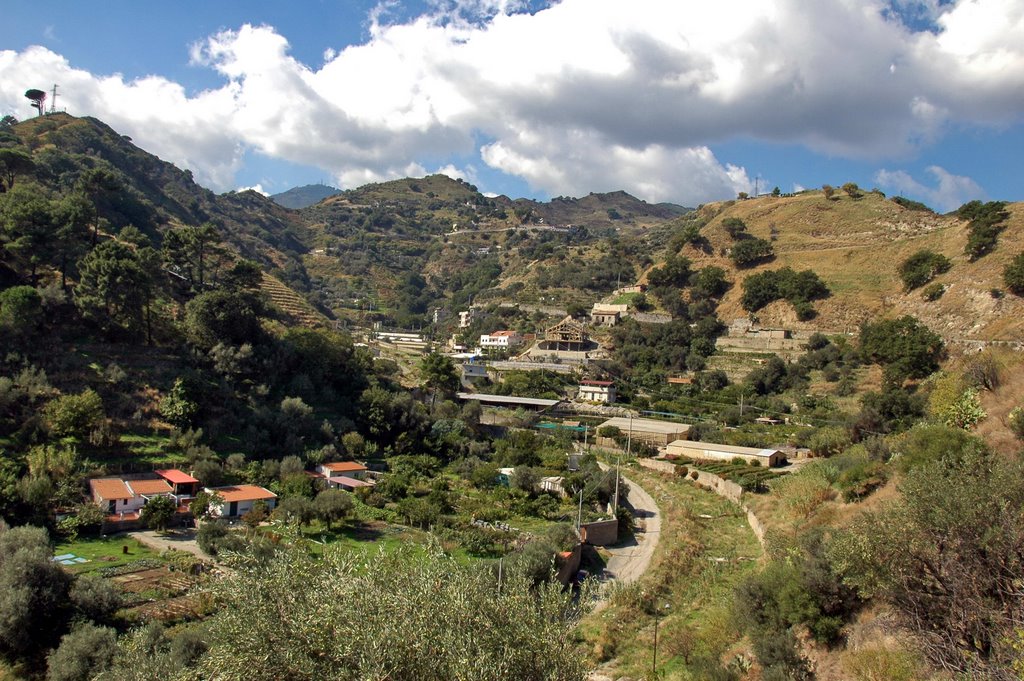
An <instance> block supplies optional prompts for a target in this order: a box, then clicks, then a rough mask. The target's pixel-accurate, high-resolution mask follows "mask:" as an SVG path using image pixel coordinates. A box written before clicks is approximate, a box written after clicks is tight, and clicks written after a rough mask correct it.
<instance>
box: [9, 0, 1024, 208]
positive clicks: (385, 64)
mask: <svg viewBox="0 0 1024 681" xmlns="http://www.w3.org/2000/svg"><path fill="white" fill-rule="evenodd" d="M894 2H895V4H896V5H897V6H903V7H904V9H905V10H906V11H908V12H909V11H915V12H918V13H919V14H920V15H921V16H924V17H926V18H927V20H928V21H929V22H930V25H932V26H934V27H935V30H934V31H924V30H921V31H915V30H914V29H912V28H910V27H908V25H907V24H906V23H904V22H903V21H902V20H901V19H900V18H899V17H898V16H896V15H893V14H892V12H891V11H889V10H890V3H886V2H883V1H882V0H866V1H860V0H819V1H818V2H814V3H807V2H802V1H800V0H733V1H731V2H724V1H723V2H718V3H709V2H702V1H700V0H631V2H628V3H625V2H621V1H620V0H562V1H561V2H558V3H555V4H552V5H551V6H550V7H547V8H545V9H542V10H539V11H535V12H534V13H533V14H530V13H527V12H523V11H522V10H523V9H524V8H525V7H526V3H524V2H522V1H521V0H436V1H435V2H434V3H433V9H432V11H431V13H430V14H427V15H423V16H420V17H416V18H413V19H410V20H402V21H397V20H392V17H393V16H396V15H395V14H394V13H393V11H392V10H393V9H394V5H393V3H390V2H385V3H381V4H380V5H378V7H377V8H375V9H374V10H373V11H372V12H371V13H370V16H369V18H368V19H369V22H370V25H369V36H370V37H369V39H368V40H367V42H366V43H365V44H361V45H353V46H348V47H346V48H344V49H341V50H339V51H336V50H334V49H328V50H326V51H325V52H324V54H323V57H324V63H323V64H322V65H320V66H310V65H306V64H303V63H301V62H299V61H298V60H296V59H295V58H294V57H292V56H291V54H290V48H289V44H288V42H287V39H286V38H285V37H284V36H282V35H280V34H279V33H278V32H277V31H276V30H275V29H274V28H272V27H268V26H249V25H245V26H242V27H241V28H238V29H237V30H229V31H223V32H220V33H217V34H215V35H213V36H210V37H209V38H208V39H206V40H205V41H202V42H201V43H199V44H197V45H194V46H193V47H192V50H191V56H192V60H193V63H195V64H197V65H202V66H205V67H206V68H210V69H213V70H215V71H216V72H217V73H218V74H220V75H221V76H222V77H223V78H224V85H223V86H221V87H219V88H216V89H212V90H208V91H204V92H201V93H198V94H197V95H194V96H187V95H186V94H185V91H184V89H183V88H182V87H181V86H180V85H178V84H177V83H174V82H172V81H169V80H167V79H164V78H161V77H158V76H151V77H148V78H144V79H140V80H134V81H128V80H126V79H124V78H123V77H121V76H120V75H117V74H113V75H102V76H100V75H93V74H89V73H87V72H84V71H81V70H77V69H74V68H73V67H72V66H71V65H70V64H68V63H67V62H66V60H64V59H63V58H62V57H60V56H59V55H57V54H54V53H53V52H50V51H49V50H46V49H43V48H38V47H36V48H30V49H28V50H25V51H23V52H11V51H7V52H0V109H2V108H5V107H18V106H21V102H20V98H21V93H22V91H23V90H24V89H25V88H24V86H23V84H24V83H25V82H32V83H34V82H44V83H45V82H59V83H61V85H62V86H64V92H65V100H64V101H65V102H66V105H67V106H68V110H69V111H71V112H74V113H87V114H91V115H95V116H97V117H99V118H101V119H103V120H104V121H107V122H108V123H110V124H111V125H113V126H114V127H115V128H116V129H118V130H120V131H123V132H125V133H126V134H129V135H131V136H132V137H133V138H134V139H135V140H136V141H137V143H139V144H141V145H142V146H144V147H145V148H147V149H150V150H152V151H154V152H155V153H157V154H159V155H160V156H162V157H164V158H167V159H168V160H171V161H174V162H176V163H178V164H180V165H183V166H186V167H189V168H191V169H192V170H193V172H194V173H195V174H196V176H197V178H199V179H201V180H202V181H204V182H206V183H208V184H210V185H211V186H213V187H214V188H217V189H226V188H230V187H232V186H234V182H233V178H234V175H235V173H236V171H237V170H238V168H239V166H240V164H241V162H242V156H243V153H244V152H245V150H247V149H253V150H256V151H258V152H260V153H262V154H266V155H268V156H272V157H277V158H282V159H286V160H288V161H291V162H294V163H302V164H307V165H315V166H317V167H320V168H322V169H324V170H325V171H326V172H328V173H330V174H331V175H332V176H334V177H335V178H336V179H337V180H338V182H340V183H341V184H342V186H352V185H353V184H358V183H361V182H365V181H376V180H381V179H387V178H392V177H399V176H402V175H404V174H409V171H410V170H414V171H417V173H416V174H422V173H423V172H424V168H428V167H437V166H438V165H440V164H441V163H443V161H440V160H439V159H448V158H451V157H453V156H462V157H469V156H473V155H479V156H480V158H482V159H483V161H484V162H485V163H487V164H488V165H490V166H492V167H494V168H497V169H500V170H502V171H504V172H507V173H511V174H514V175H517V176H520V177H522V178H523V179H525V180H526V181H527V182H529V183H530V184H531V185H532V186H533V187H535V188H537V189H540V190H543V191H545V192H548V193H551V194H562V193H585V192H587V191H598V190H604V189H619V188H625V189H627V190H628V191H631V192H634V193H637V194H638V195H640V196H641V197H643V198H646V199H648V200H662V199H670V200H674V201H677V202H680V203H689V204H693V203H699V202H701V201H706V200H708V199H710V198H723V197H728V196H731V195H734V194H735V192H736V191H748V190H749V188H750V187H749V185H750V181H749V178H748V177H747V173H746V171H745V169H743V168H736V167H732V166H730V165H729V164H728V163H727V162H723V161H720V160H719V159H717V158H715V156H714V154H713V153H712V152H711V151H710V150H709V147H711V146H713V145H714V144H715V143H717V142H721V141H726V140H732V139H737V138H744V139H755V140H762V141H771V142H782V143H795V144H801V145H805V146H806V147H808V148H809V149H811V150H813V151H816V152H820V153H827V154H833V155H840V156H844V157H855V158H876V159H878V158H898V157H901V156H906V155H908V154H912V153H914V151H915V150H916V149H918V148H920V147H921V146H922V145H926V144H930V143H933V142H934V141H935V140H937V139H939V138H940V137H941V136H942V135H943V133H944V131H945V130H946V129H947V128H948V127H949V125H950V124H951V123H968V124H972V125H977V124H982V125H986V124H996V125H1001V124H1006V123H1010V122H1016V121H1019V120H1021V117H1022V114H1024V99H1022V96H1021V93H1022V92H1024V5H1022V4H1021V3H1020V2H1019V0H958V1H957V2H956V3H954V4H943V3H939V2H937V0H894ZM389 21H390V22H391V23H389ZM480 140H483V141H480ZM725 161H727V159H726V160H725Z"/></svg>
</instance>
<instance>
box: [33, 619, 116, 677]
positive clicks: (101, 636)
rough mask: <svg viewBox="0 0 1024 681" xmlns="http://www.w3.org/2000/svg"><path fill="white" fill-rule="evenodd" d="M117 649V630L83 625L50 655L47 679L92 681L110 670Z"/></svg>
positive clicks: (47, 663) (66, 637)
mask: <svg viewBox="0 0 1024 681" xmlns="http://www.w3.org/2000/svg"><path fill="white" fill-rule="evenodd" d="M116 652H117V634H116V633H115V632H114V630H113V629H108V628H107V627H97V626H96V625H93V624H83V625H81V626H79V627H77V628H76V629H75V630H74V631H72V632H71V633H69V634H67V635H65V636H64V637H63V638H61V640H60V646H59V647H58V648H57V649H56V650H55V651H53V652H52V653H50V654H49V656H47V658H46V681H88V679H91V678H93V677H94V676H96V674H97V673H99V672H102V671H103V670H105V669H107V668H108V667H109V666H110V664H111V662H112V661H113V659H114V654H115V653H116Z"/></svg>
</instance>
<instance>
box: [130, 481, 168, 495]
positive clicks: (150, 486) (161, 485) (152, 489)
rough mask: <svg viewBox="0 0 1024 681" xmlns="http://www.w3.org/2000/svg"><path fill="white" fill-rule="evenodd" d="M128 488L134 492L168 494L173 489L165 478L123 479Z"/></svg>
mask: <svg viewBox="0 0 1024 681" xmlns="http://www.w3.org/2000/svg"><path fill="white" fill-rule="evenodd" d="M125 482H126V483H128V487H129V489H131V491H133V492H135V494H170V493H171V492H173V491H174V490H173V489H171V486H170V485H168V484H167V481H166V480H163V479H156V480H125Z"/></svg>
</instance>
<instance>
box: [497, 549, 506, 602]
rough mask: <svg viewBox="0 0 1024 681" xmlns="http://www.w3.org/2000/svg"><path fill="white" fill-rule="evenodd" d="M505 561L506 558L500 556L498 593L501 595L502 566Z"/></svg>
mask: <svg viewBox="0 0 1024 681" xmlns="http://www.w3.org/2000/svg"><path fill="white" fill-rule="evenodd" d="M504 562H505V559H504V558H499V559H498V595H499V596H500V595H501V567H502V563H504Z"/></svg>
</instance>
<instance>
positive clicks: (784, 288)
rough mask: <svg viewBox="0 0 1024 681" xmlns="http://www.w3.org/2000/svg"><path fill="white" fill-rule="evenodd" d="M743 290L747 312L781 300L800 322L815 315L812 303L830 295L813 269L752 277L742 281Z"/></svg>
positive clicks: (771, 271) (774, 272) (781, 271)
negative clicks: (789, 307)
mask: <svg viewBox="0 0 1024 681" xmlns="http://www.w3.org/2000/svg"><path fill="white" fill-rule="evenodd" d="M742 287H743V295H742V297H741V298H740V304H741V305H743V309H744V310H747V311H748V312H756V311H757V310H760V309H761V308H763V307H764V306H765V305H768V304H769V303H771V302H774V301H776V300H779V299H780V298H781V299H785V300H787V301H789V303H790V304H791V305H792V306H793V308H794V309H795V310H796V312H797V316H798V317H800V318H801V319H809V318H811V317H813V316H814V309H813V307H812V306H811V301H813V300H818V299H821V298H825V297H827V296H828V295H829V293H830V292H829V289H828V286H826V285H825V282H823V281H822V280H821V279H820V278H819V277H818V275H817V274H815V273H814V271H813V270H803V271H801V272H797V271H795V270H793V269H791V268H789V267H783V268H781V269H777V270H769V271H766V272H759V273H757V274H752V275H750V276H749V277H747V278H746V279H744V280H743V284H742Z"/></svg>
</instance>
